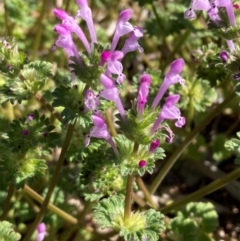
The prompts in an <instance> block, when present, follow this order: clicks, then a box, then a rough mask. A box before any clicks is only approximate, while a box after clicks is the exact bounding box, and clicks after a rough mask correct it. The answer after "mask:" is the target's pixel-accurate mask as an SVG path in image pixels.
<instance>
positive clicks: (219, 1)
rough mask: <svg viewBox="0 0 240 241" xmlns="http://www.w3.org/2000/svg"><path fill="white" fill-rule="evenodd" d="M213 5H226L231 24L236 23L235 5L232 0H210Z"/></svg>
mask: <svg viewBox="0 0 240 241" xmlns="http://www.w3.org/2000/svg"><path fill="white" fill-rule="evenodd" d="M210 4H211V5H212V6H217V7H225V8H226V11H227V15H228V19H229V22H230V24H231V25H233V26H234V25H236V18H235V14H234V7H233V4H232V1H231V0H210Z"/></svg>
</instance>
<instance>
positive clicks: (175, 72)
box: [152, 58, 185, 108]
mask: <svg viewBox="0 0 240 241" xmlns="http://www.w3.org/2000/svg"><path fill="white" fill-rule="evenodd" d="M184 64H185V62H184V60H183V59H182V58H179V59H176V60H174V61H173V62H172V63H171V65H170V70H169V71H168V73H167V74H166V76H165V78H164V80H163V83H162V85H161V87H160V88H159V90H158V93H157V95H156V97H155V99H154V101H153V103H152V107H153V108H155V107H156V106H157V105H158V103H159V102H160V100H161V99H162V97H163V95H164V93H165V92H166V91H167V89H168V88H169V87H170V86H171V85H174V84H176V83H177V82H179V83H180V84H181V85H184V83H185V80H184V79H183V78H182V77H181V76H180V75H179V74H180V73H181V72H182V70H183V67H184Z"/></svg>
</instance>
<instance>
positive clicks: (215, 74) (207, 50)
mask: <svg viewBox="0 0 240 241" xmlns="http://www.w3.org/2000/svg"><path fill="white" fill-rule="evenodd" d="M220 52H221V50H220V49H219V48H218V46H217V45H216V44H214V43H210V44H208V45H207V46H206V45H204V46H202V47H201V48H199V49H198V50H196V51H195V52H194V53H193V54H192V55H193V58H194V59H195V61H196V63H198V64H199V66H198V68H197V76H198V79H203V80H208V81H209V83H210V85H211V87H215V86H216V84H217V81H218V80H219V81H222V80H224V79H225V78H226V75H227V73H226V69H225V68H224V64H223V63H222V60H221V58H220V56H219V53H220Z"/></svg>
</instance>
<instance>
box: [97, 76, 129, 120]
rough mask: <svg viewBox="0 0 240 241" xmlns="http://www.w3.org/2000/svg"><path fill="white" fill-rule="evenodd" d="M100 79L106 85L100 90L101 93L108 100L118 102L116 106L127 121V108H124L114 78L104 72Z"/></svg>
mask: <svg viewBox="0 0 240 241" xmlns="http://www.w3.org/2000/svg"><path fill="white" fill-rule="evenodd" d="M100 81H101V83H102V85H103V86H104V89H103V90H102V91H101V92H100V94H99V95H100V96H101V97H103V98H104V99H106V100H110V101H113V102H114V103H115V104H116V107H117V109H118V111H119V114H120V115H121V117H122V119H123V121H126V115H125V110H124V108H123V105H122V101H121V99H120V96H119V92H118V89H117V88H116V87H115V85H114V82H113V80H112V79H111V78H109V77H108V76H106V75H105V74H102V75H101V77H100Z"/></svg>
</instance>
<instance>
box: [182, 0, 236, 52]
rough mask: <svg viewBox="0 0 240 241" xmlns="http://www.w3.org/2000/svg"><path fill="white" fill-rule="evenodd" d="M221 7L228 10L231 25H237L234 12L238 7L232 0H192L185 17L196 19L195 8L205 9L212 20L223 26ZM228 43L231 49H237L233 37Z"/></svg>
mask: <svg viewBox="0 0 240 241" xmlns="http://www.w3.org/2000/svg"><path fill="white" fill-rule="evenodd" d="M220 8H224V9H225V10H226V13H227V16H228V20H229V24H230V25H231V26H236V18H235V14H234V8H236V5H233V4H232V1H231V0H192V1H191V4H190V7H189V9H187V10H186V11H185V14H184V17H185V18H188V19H194V18H195V17H196V13H195V12H194V10H204V11H206V12H207V14H208V16H209V18H210V19H211V21H212V22H213V23H214V24H215V25H216V26H217V27H221V26H220V25H221V21H222V19H221V17H220V14H219V9H220ZM227 45H228V48H229V50H230V51H233V50H234V49H235V47H234V43H233V41H232V40H231V39H228V40H227Z"/></svg>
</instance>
